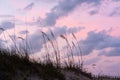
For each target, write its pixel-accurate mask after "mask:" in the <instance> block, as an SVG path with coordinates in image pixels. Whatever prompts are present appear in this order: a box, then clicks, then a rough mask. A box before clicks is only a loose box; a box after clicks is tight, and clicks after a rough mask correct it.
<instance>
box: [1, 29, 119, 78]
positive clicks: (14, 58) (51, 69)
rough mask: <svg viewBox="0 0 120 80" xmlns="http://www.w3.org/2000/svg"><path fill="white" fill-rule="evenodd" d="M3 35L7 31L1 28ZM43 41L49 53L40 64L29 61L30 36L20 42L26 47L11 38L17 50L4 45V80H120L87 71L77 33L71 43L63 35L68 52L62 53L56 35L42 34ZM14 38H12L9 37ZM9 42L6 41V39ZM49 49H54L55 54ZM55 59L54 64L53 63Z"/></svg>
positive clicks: (2, 58)
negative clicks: (75, 56) (76, 57)
mask: <svg viewBox="0 0 120 80" xmlns="http://www.w3.org/2000/svg"><path fill="white" fill-rule="evenodd" d="M0 29H1V30H2V31H3V32H5V30H4V29H2V28H0ZM41 34H42V39H43V42H44V43H45V44H44V46H43V47H44V50H45V53H43V54H45V57H44V60H43V61H41V60H39V61H36V60H34V59H31V58H29V55H28V54H30V53H31V50H32V49H31V48H30V47H31V45H30V44H31V43H30V41H28V39H27V37H28V34H27V33H26V40H25V39H23V38H22V37H18V39H21V40H22V43H23V44H24V47H22V48H21V46H20V45H18V46H17V44H16V39H13V38H12V37H10V39H11V41H12V42H13V44H14V45H13V48H14V49H12V48H11V49H10V48H9V47H7V49H3V48H2V45H0V80H120V78H118V77H110V76H104V75H103V76H99V75H98V76H95V75H92V74H91V73H89V72H87V71H86V70H85V69H84V64H83V62H84V60H83V55H82V54H83V53H82V51H81V47H80V45H79V43H78V40H77V38H76V36H75V34H74V33H72V34H71V35H72V37H73V38H74V40H73V41H72V42H71V43H70V42H69V39H68V38H67V36H65V35H60V36H59V37H61V38H62V39H63V40H64V41H65V42H66V47H67V48H66V50H67V52H64V53H61V52H60V50H59V46H58V42H57V40H56V37H55V34H54V33H53V32H52V31H50V34H49V35H48V34H46V33H45V32H43V31H41ZM8 35H9V36H10V34H8ZM4 38H5V36H4ZM5 39H6V38H5ZM48 46H51V48H52V50H53V51H52V53H53V54H54V56H53V55H51V53H50V49H49V47H48ZM74 50H77V55H78V56H79V57H78V59H77V63H78V64H75V59H74V54H75V52H74ZM61 54H65V55H66V59H65V60H64V61H63V60H61V59H63V58H61ZM53 59H54V60H53Z"/></svg>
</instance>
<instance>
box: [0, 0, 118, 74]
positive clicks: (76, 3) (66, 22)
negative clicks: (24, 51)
mask: <svg viewBox="0 0 120 80" xmlns="http://www.w3.org/2000/svg"><path fill="white" fill-rule="evenodd" d="M119 28H120V0H0V44H1V45H2V47H4V48H10V47H11V46H12V47H13V42H12V40H11V38H16V43H17V44H19V45H21V46H25V45H24V44H23V40H27V41H28V42H29V43H30V46H31V52H30V54H29V55H30V56H31V57H32V58H35V59H38V58H40V57H41V56H42V54H41V53H43V52H44V44H45V43H46V44H47V43H48V42H44V41H43V38H42V34H41V31H43V32H45V33H46V34H47V35H48V36H50V30H52V31H53V32H54V34H55V38H56V40H57V41H58V45H59V48H60V51H61V55H62V59H65V58H66V55H65V54H64V52H65V50H66V46H67V44H66V42H65V40H63V39H62V38H61V37H60V35H66V36H67V38H68V40H69V42H70V44H71V42H72V41H75V40H74V39H73V36H72V33H74V34H75V35H76V37H77V40H78V43H79V44H80V47H81V50H82V52H83V60H84V67H85V68H86V69H88V71H92V72H93V73H95V74H107V75H120V60H119V59H120V35H119V34H120V30H119ZM3 29H4V30H3ZM26 34H27V35H28V37H27V38H26ZM10 37H11V38H10ZM20 38H22V39H23V40H22V39H20ZM51 39H52V38H51ZM52 40H54V39H52ZM75 44H77V43H75ZM1 45H0V46H1ZM8 45H9V46H10V47H9V46H8ZM71 45H72V44H71ZM77 47H78V46H77ZM77 51H78V49H74V52H75V54H74V57H75V59H77V57H80V55H78V54H77ZM93 64H95V65H94V66H93Z"/></svg>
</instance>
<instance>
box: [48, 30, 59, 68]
mask: <svg viewBox="0 0 120 80" xmlns="http://www.w3.org/2000/svg"><path fill="white" fill-rule="evenodd" d="M50 32H51V35H52V38H53V39H55V35H54V33H53V32H52V31H51V30H50ZM52 45H53V46H54V51H55V54H56V60H57V64H58V66H60V65H61V60H60V51H59V47H58V42H57V40H56V39H55V41H54V40H53V41H52Z"/></svg>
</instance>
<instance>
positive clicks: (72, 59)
mask: <svg viewBox="0 0 120 80" xmlns="http://www.w3.org/2000/svg"><path fill="white" fill-rule="evenodd" d="M60 37H62V38H63V39H65V41H66V43H67V45H68V46H69V49H70V53H71V56H72V61H71V62H72V65H73V63H74V57H73V56H74V55H73V51H72V48H71V46H70V44H69V41H68V39H67V38H66V37H65V36H64V35H60ZM70 64H71V63H70Z"/></svg>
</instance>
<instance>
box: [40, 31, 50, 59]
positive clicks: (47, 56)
mask: <svg viewBox="0 0 120 80" xmlns="http://www.w3.org/2000/svg"><path fill="white" fill-rule="evenodd" d="M41 32H42V37H43V41H44V44H45V46H44V47H45V49H46V50H45V51H46V61H50V56H49V50H48V47H47V41H46V38H45V33H44V32H43V31H41Z"/></svg>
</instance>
